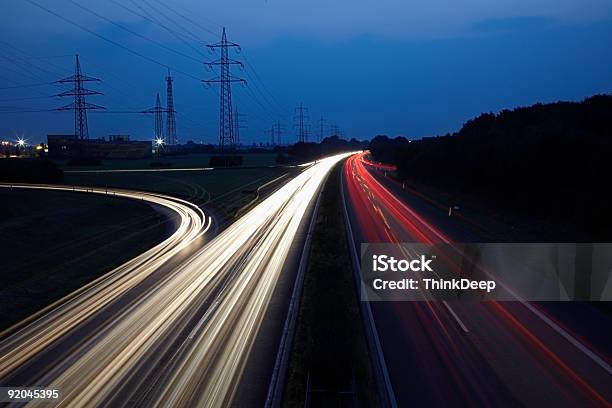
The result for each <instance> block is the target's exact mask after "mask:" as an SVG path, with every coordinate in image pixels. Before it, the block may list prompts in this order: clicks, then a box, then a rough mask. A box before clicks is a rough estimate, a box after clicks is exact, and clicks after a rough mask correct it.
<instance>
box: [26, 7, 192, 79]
mask: <svg viewBox="0 0 612 408" xmlns="http://www.w3.org/2000/svg"><path fill="white" fill-rule="evenodd" d="M26 1H27V2H28V3H30V4H32V5H34V6H36V7H38V8H40V9H41V10H44V11H46V12H47V13H49V14H51V15H54V16H55V17H57V18H59V19H60V20H63V21H65V22H67V23H68V24H71V25H73V26H75V27H78V28H80V29H81V30H83V31H85V32H87V33H89V34H91V35H93V36H95V37H98V38H99V39H101V40H103V41H106V42H108V43H109V44H112V45H114V46H116V47H119V48H121V49H123V50H125V51H127V52H129V53H131V54H133V55H136V56H137V57H140V58H142V59H144V60H146V61H149V62H151V63H153V64H156V65H159V66H162V67H164V68H166V69H170V68H172V70H173V71H174V72H178V73H179V74H181V75H184V76H187V77H189V78H191V79H194V80H197V81H199V78H197V77H196V76H194V75H191V74H189V73H187V72H184V71H181V70H178V69H176V68H173V67H171V66H169V65H167V64H164V63H163V62H160V61H158V60H156V59H154V58H151V57H148V56H146V55H144V54H142V53H140V52H138V51H134V50H132V49H131V48H129V47H126V46H125V45H123V44H121V43H118V42H116V41H114V40H111V39H110V38H107V37H105V36H103V35H101V34H98V33H96V32H95V31H93V30H90V29H89V28H87V27H85V26H83V25H81V24H79V23H76V22H74V21H72V20H70V19H68V18H66V17H64V16H62V15H61V14H59V13H56V12H54V11H53V10H50V9H48V8H47V7H44V6H43V5H41V4H39V3H37V2H36V1H34V0H26Z"/></svg>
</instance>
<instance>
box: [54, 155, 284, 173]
mask: <svg viewBox="0 0 612 408" xmlns="http://www.w3.org/2000/svg"><path fill="white" fill-rule="evenodd" d="M213 156H216V154H208V153H192V154H185V155H176V156H172V155H165V156H162V157H160V158H159V159H156V158H154V157H148V158H146V159H131V160H125V159H124V160H121V159H106V160H102V162H101V163H100V165H98V166H86V167H84V166H69V165H68V164H67V161H66V160H56V163H57V164H58V166H59V167H60V168H62V169H63V170H115V169H150V168H152V165H151V163H153V166H155V163H159V162H163V163H164V168H170V169H177V168H197V167H208V165H209V162H210V158H211V157H213ZM242 157H243V163H242V165H243V166H246V167H251V166H270V165H274V164H276V153H245V154H243V155H242Z"/></svg>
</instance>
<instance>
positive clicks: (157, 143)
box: [155, 138, 164, 146]
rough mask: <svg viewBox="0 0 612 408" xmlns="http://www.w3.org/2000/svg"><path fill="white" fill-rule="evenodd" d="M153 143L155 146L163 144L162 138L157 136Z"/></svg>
mask: <svg viewBox="0 0 612 408" xmlns="http://www.w3.org/2000/svg"><path fill="white" fill-rule="evenodd" d="M155 144H156V145H157V146H161V145H163V144H164V139H159V138H158V139H155Z"/></svg>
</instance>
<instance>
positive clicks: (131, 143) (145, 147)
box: [47, 135, 152, 159]
mask: <svg viewBox="0 0 612 408" xmlns="http://www.w3.org/2000/svg"><path fill="white" fill-rule="evenodd" d="M47 144H48V149H49V157H52V158H56V159H70V158H73V157H75V156H77V155H79V154H81V155H83V156H87V157H95V158H98V159H142V158H144V157H149V156H151V151H152V146H151V142H146V141H137V140H130V136H129V135H109V137H108V140H106V139H105V138H100V139H88V140H82V141H79V140H78V139H77V138H76V136H75V135H47Z"/></svg>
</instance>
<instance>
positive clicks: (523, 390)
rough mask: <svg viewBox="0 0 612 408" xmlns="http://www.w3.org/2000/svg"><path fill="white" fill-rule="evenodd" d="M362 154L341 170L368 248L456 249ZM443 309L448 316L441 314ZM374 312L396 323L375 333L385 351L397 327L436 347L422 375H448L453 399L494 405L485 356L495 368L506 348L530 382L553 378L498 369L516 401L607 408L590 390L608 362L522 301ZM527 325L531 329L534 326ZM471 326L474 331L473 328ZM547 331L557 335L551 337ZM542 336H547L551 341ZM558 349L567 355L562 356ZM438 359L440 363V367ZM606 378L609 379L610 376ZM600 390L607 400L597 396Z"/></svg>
mask: <svg viewBox="0 0 612 408" xmlns="http://www.w3.org/2000/svg"><path fill="white" fill-rule="evenodd" d="M365 155H366V153H362V154H360V155H355V156H353V157H351V158H349V159H348V160H347V161H346V165H345V169H344V175H345V183H346V191H347V197H348V200H349V202H350V205H351V210H352V211H353V214H354V215H355V219H356V221H357V224H358V227H359V231H360V232H361V234H363V235H362V238H364V239H365V240H366V241H369V242H389V243H397V242H404V241H416V242H423V243H439V242H441V243H449V242H451V240H450V239H449V238H447V237H446V236H445V235H444V234H443V233H442V232H441V231H439V230H438V229H437V228H436V227H435V226H433V225H432V224H430V223H429V222H428V221H427V220H426V219H424V218H423V217H421V216H420V215H419V214H417V213H416V212H415V211H413V210H412V209H411V208H409V207H408V206H406V205H405V204H404V203H403V202H402V201H401V200H400V199H399V198H398V197H396V196H395V195H394V194H393V193H391V192H390V191H389V189H387V188H386V187H385V186H383V184H382V182H380V181H379V180H378V179H377V178H375V177H374V176H373V175H372V174H371V172H370V170H369V169H368V168H366V165H367V166H369V167H372V168H376V169H377V170H378V171H380V170H388V169H386V168H384V167H381V166H380V165H379V164H377V163H373V162H371V161H367V160H366V159H365ZM389 221H392V222H389ZM349 222H350V220H349ZM353 239H355V237H353ZM510 293H512V292H510ZM442 305H443V306H445V308H446V309H445V308H442ZM375 306H376V307H375V309H377V310H378V311H379V312H380V314H381V315H384V318H383V319H382V320H383V323H384V322H388V321H390V320H391V318H390V316H394V317H393V318H392V319H393V321H394V323H395V324H394V325H392V326H390V328H389V327H385V326H384V324H381V325H377V327H382V330H381V333H380V334H381V338H382V343H383V348H384V346H385V342H384V340H385V337H386V338H387V339H388V338H390V337H394V338H397V336H398V335H399V333H398V328H402V327H403V328H404V330H405V335H404V337H403V342H404V343H405V344H409V343H410V342H415V343H416V344H422V343H423V342H426V343H429V344H431V345H432V349H431V351H432V353H429V354H428V355H427V361H424V362H421V364H422V371H421V373H420V374H422V375H423V376H424V377H425V376H427V375H432V373H439V374H443V375H444V376H445V378H447V379H448V381H446V382H445V384H446V386H447V388H448V393H449V395H450V394H452V393H457V395H459V398H460V399H465V401H470V398H474V397H476V396H477V397H478V398H482V400H481V401H480V402H482V403H485V405H487V404H490V403H491V402H494V401H496V399H497V398H498V397H499V396H498V395H495V394H490V395H487V393H489V392H490V391H491V390H493V389H495V387H496V386H495V385H490V386H489V387H487V388H483V387H482V386H481V383H482V384H484V383H486V382H492V381H494V377H491V376H487V375H484V374H483V373H485V372H487V371H486V370H488V368H486V366H487V365H488V364H489V361H486V362H485V363H483V358H482V356H481V355H480V354H482V355H484V356H488V358H490V359H491V360H492V361H491V362H495V361H496V360H502V359H503V358H504V357H500V356H501V355H502V354H494V353H492V350H494V349H495V347H496V346H497V345H499V344H502V345H503V349H504V353H503V354H504V355H510V354H511V355H513V356H514V357H513V358H514V361H515V362H517V363H518V362H520V364H521V365H522V367H524V371H523V372H522V373H521V374H523V375H526V374H531V373H534V372H539V371H542V372H546V371H550V372H554V375H551V376H550V377H547V378H546V381H544V380H542V381H537V382H536V381H535V380H534V381H533V382H531V383H529V384H525V383H520V380H519V381H518V382H516V380H515V379H514V376H515V375H516V373H514V372H511V371H508V370H506V367H501V366H495V367H494V369H495V370H496V371H497V372H498V373H499V375H500V378H501V379H503V380H512V381H511V382H512V385H511V387H516V388H515V389H516V390H520V391H518V392H516V393H515V394H514V395H515V396H516V397H517V399H518V400H521V399H522V398H534V399H533V401H538V398H542V396H544V395H547V397H544V399H546V398H548V399H549V401H552V399H551V396H554V397H555V398H557V397H558V394H555V393H554V391H551V390H555V391H558V390H562V391H563V393H564V395H565V398H566V399H567V401H572V403H573V404H580V403H582V404H583V405H584V404H585V402H588V404H592V405H593V406H600V405H601V406H609V400H607V399H606V392H605V391H606V389H605V388H601V387H600V388H599V389H596V388H595V387H594V386H593V384H598V382H599V380H600V379H601V378H603V377H602V375H603V376H604V377H605V376H609V372H610V368H609V364H606V363H605V362H603V361H602V359H600V358H598V357H597V356H596V355H594V353H592V352H591V351H590V350H588V349H587V348H586V347H584V346H583V345H582V344H580V343H579V342H578V341H577V340H575V339H574V338H573V337H571V336H570V335H569V334H567V333H566V332H564V331H563V330H562V329H561V328H560V327H558V326H557V325H553V324H551V322H547V321H545V320H544V319H542V315H541V314H539V313H538V312H537V309H535V308H534V307H533V306H532V305H531V304H530V303H528V302H526V301H524V300H522V299H520V298H519V297H517V301H516V302H504V303H500V302H482V303H478V302H473V303H466V304H461V303H459V302H454V303H453V307H452V308H451V306H450V304H449V302H435V301H434V302H432V301H425V302H397V303H395V304H386V305H385V304H377V305H375ZM519 306H523V307H525V308H527V310H529V311H530V312H533V313H534V314H535V315H536V317H537V318H539V319H540V321H538V320H534V319H533V317H532V316H529V315H527V314H525V311H524V310H521V309H520V308H519ZM445 312H448V313H445ZM375 316H376V313H375ZM449 316H450V317H452V318H454V319H455V321H456V322H457V323H458V325H459V327H460V328H461V330H462V332H459V331H457V330H456V329H455V328H454V327H453V326H452V325H447V322H448V321H450V318H449ZM459 316H461V318H460V317H459ZM525 322H529V325H527V324H526V323H525ZM542 322H544V323H545V325H543V324H542ZM468 324H469V327H470V329H468ZM547 326H548V327H547ZM549 327H550V328H552V329H553V330H554V333H551V330H550V329H549ZM417 329H420V330H417ZM400 333H401V331H400ZM468 333H469V335H467V334H468ZM539 336H543V338H545V339H546V341H544V340H542V339H541V338H540V337H539ZM491 339H495V340H494V341H492V340H491ZM472 341H473V343H472ZM566 341H567V342H568V343H569V344H571V345H572V346H574V347H576V349H577V350H579V351H580V353H583V355H580V354H577V353H576V350H573V349H571V348H570V349H568V348H567V347H566V345H565V342H566ZM484 342H487V344H488V346H487V347H484V346H483V344H484ZM526 347H527V348H526ZM560 350H562V351H563V353H562V354H561V353H560V352H559V351H560ZM557 353H559V354H557ZM584 356H586V357H588V359H590V360H592V362H594V363H595V364H596V366H593V365H592V363H591V362H589V361H586V359H585V358H584ZM436 359H438V361H439V363H436ZM417 361H418V360H417ZM585 366H588V367H589V369H588V370H586V369H585V368H584V367H585ZM405 369H407V367H405ZM602 369H603V371H601V370H602ZM391 371H393V370H391ZM602 373H603V374H602ZM583 376H584V377H583ZM392 377H393V376H392ZM586 378H588V380H587V379H586ZM605 378H608V379H609V377H605ZM392 379H393V378H392ZM399 380H400V381H398V379H397V378H396V382H395V384H394V387H396V388H398V389H396V393H399V394H401V392H399V389H401V388H403V385H400V384H402V383H401V377H400V378H399ZM538 380H539V379H538ZM431 384H435V386H434V387H433V388H436V389H437V387H438V386H439V382H437V381H432V382H431ZM493 384H494V383H493ZM424 386H425V387H427V386H429V383H427V382H424ZM497 387H500V386H497ZM500 388H501V387H500ZM602 391H603V392H604V393H603V394H600V392H602ZM528 395H529V397H527V396H528ZM435 399H436V397H432V400H435ZM472 402H473V401H472ZM493 405H495V403H494V404H493Z"/></svg>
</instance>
